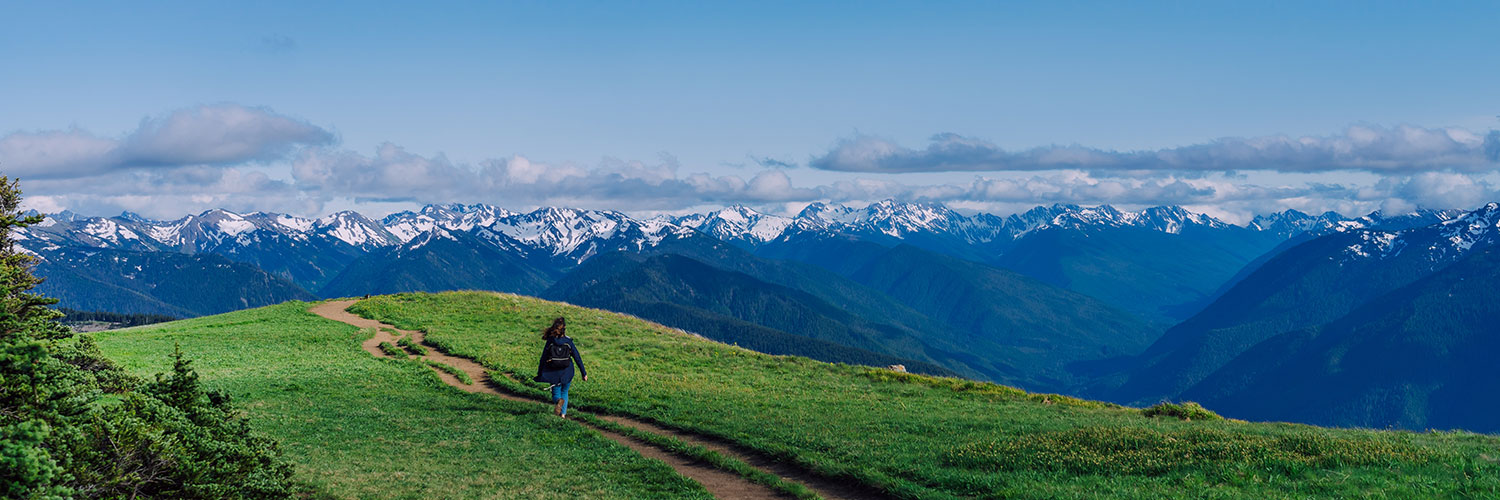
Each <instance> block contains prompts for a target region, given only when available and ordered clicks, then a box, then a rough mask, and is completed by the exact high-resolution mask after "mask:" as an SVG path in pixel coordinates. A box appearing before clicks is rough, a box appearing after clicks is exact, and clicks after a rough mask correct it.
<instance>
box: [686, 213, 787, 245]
mask: <svg viewBox="0 0 1500 500" xmlns="http://www.w3.org/2000/svg"><path fill="white" fill-rule="evenodd" d="M666 221H668V222H671V223H673V224H676V225H679V226H682V227H687V228H692V229H696V230H698V232H701V233H704V234H707V235H709V236H713V237H715V238H718V239H721V240H724V241H728V242H731V243H744V244H748V245H751V246H754V245H759V244H761V243H765V242H767V241H771V240H774V239H776V238H778V237H780V236H781V234H782V233H783V232H785V231H786V228H787V227H788V226H791V225H792V223H793V222H794V219H791V218H788V217H781V216H778V215H770V214H764V213H760V212H757V211H755V210H753V209H750V208H746V207H744V206H741V205H734V206H730V207H726V208H724V209H722V210H716V211H713V212H708V213H705V214H691V215H687V216H683V217H676V218H671V219H666Z"/></svg>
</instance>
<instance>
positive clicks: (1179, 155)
mask: <svg viewBox="0 0 1500 500" xmlns="http://www.w3.org/2000/svg"><path fill="white" fill-rule="evenodd" d="M808 165H810V166H812V167H813V168H818V169H824V170H834V171H841V172H879V173H914V172H953V171H1041V170H1069V169H1073V170H1150V171H1178V172H1203V171H1240V170H1269V171H1275V172H1328V171H1366V172H1377V173H1407V174H1410V173H1418V172H1423V171H1430V170H1438V169H1440V170H1454V171H1460V172H1489V171H1493V170H1495V168H1496V167H1497V166H1500V131H1490V132H1489V133H1488V134H1487V135H1483V136H1481V135H1479V134H1475V133H1473V132H1470V131H1468V130H1463V129H1455V128H1444V129H1429V128H1421V127H1412V126H1399V127H1394V128H1384V127H1378V126H1364V125H1359V126H1352V127H1349V128H1348V129H1347V130H1345V131H1344V133H1343V134H1341V135H1334V136H1322V137H1317V136H1306V137H1290V136H1284V135H1279V136H1265V137H1249V138H1245V137H1226V138H1221V139H1216V140H1214V141H1211V142H1208V143H1205V144H1194V145H1190V146H1183V147H1178V148H1167V149H1158V150H1147V151H1125V152H1121V151H1107V150H1101V149H1095V148H1089V147H1085V146H1079V145H1071V146H1046V147H1039V148H1032V149H1027V150H1023V151H1005V150H1003V149H1001V148H1000V147H998V146H996V145H995V144H993V143H990V142H988V141H985V140H982V139H977V138H973V137H964V136H961V135H958V134H951V133H950V134H938V135H935V136H933V137H932V139H931V142H930V143H929V144H928V145H927V147H926V148H925V149H911V148H907V147H903V146H901V145H898V144H896V143H894V142H892V141H889V140H886V139H881V138H878V137H875V136H870V135H856V136H854V137H852V138H847V139H843V140H840V141H839V142H838V143H837V144H836V145H835V146H834V147H833V149H832V150H831V151H829V152H828V153H827V154H824V155H822V156H818V157H815V158H813V159H812V160H811V161H809V162H808Z"/></svg>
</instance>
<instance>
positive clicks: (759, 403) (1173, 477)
mask: <svg viewBox="0 0 1500 500" xmlns="http://www.w3.org/2000/svg"><path fill="white" fill-rule="evenodd" d="M352 310H353V311H354V312H356V313H359V314H361V315H363V316H366V317H371V318H375V319H379V320H381V321H384V322H387V323H392V324H395V325H397V326H399V327H402V328H407V329H422V330H425V331H427V332H428V334H427V337H426V338H427V340H428V341H429V342H431V343H434V344H435V345H439V346H441V347H442V348H443V349H445V350H447V351H449V352H451V353H454V354H457V355H461V356H467V357H471V358H474V359H477V360H479V361H480V362H481V363H483V364H485V365H486V366H488V367H490V368H492V369H494V370H497V371H499V372H502V373H508V374H512V375H513V376H514V377H515V378H516V379H518V380H522V381H524V382H511V383H510V385H512V386H513V388H514V389H515V390H518V391H526V392H531V393H533V394H540V391H541V388H540V387H539V386H538V385H536V384H533V383H531V382H530V381H529V380H530V377H531V376H532V375H534V374H535V370H536V363H537V352H538V350H539V349H540V347H541V340H540V339H539V336H540V332H541V330H542V329H543V328H544V327H545V326H547V325H548V324H550V322H551V320H552V318H554V317H557V316H564V317H566V318H567V319H568V331H569V333H570V335H571V336H572V337H573V338H574V339H575V340H576V341H577V344H578V346H579V350H580V351H581V352H582V353H583V357H584V361H585V363H586V365H587V366H588V368H589V380H588V381H586V382H583V381H577V380H575V384H574V386H573V389H572V399H573V401H574V404H575V405H578V406H581V407H583V408H585V409H592V410H596V411H601V412H607V413H615V414H622V415H629V416H634V417H637V418H641V419H644V420H650V421H654V422H657V423H660V424H663V425H666V426H669V427H676V428H679V429H685V430H689V431H694V432H698V433H702V434H706V435H713V436H718V437H721V438H724V439H728V440H731V441H734V442H736V443H739V444H741V445H744V446H746V447H750V448H754V449H758V450H761V451H763V452H765V453H768V454H771V455H773V456H779V457H783V458H784V459H787V460H793V461H796V462H798V463H800V464H802V465H804V466H806V467H809V468H812V469H814V470H817V471H819V472H821V473H823V474H825V475H829V476H834V477H843V478H848V479H850V480H854V481H859V482H861V483H864V484H867V485H870V486H874V487H876V488H880V489H882V490H885V491H887V492H890V493H891V494H893V495H896V496H900V497H907V498H966V497H972V498H1038V499H1040V498H1101V497H1106V498H1142V499H1146V498H1153V499H1154V498H1255V499H1261V498H1273V499H1274V498H1287V499H1291V498H1350V497H1357V498H1496V497H1500V438H1497V437H1495V436H1487V435H1476V434H1471V433H1462V432H1430V433H1411V432H1397V431H1372V430H1344V429H1325V428H1318V427H1311V426H1305V425H1295V424H1262V423H1244V422H1235V421H1228V420H1221V419H1212V418H1190V419H1188V420H1181V419H1179V418H1174V417H1172V416H1171V415H1172V414H1180V415H1184V416H1191V415H1195V414H1197V413H1195V412H1196V411H1197V410H1192V411H1184V410H1183V409H1182V408H1177V409H1167V411H1162V412H1161V413H1163V414H1165V415H1163V416H1156V417H1150V416H1147V415H1145V414H1143V412H1142V411H1141V410H1138V409H1132V408H1122V407H1118V406H1115V405H1109V404H1102V403H1097V402H1091V401H1081V400H1077V399H1073V398H1067V397H1060V396H1055V395H1050V396H1049V395H1040V394H1028V393H1024V392H1021V391H1019V390H1015V389H1012V388H1008V387H1003V386H998V385H993V384H986V383H978V382H970V381H964V380H959V379H944V378H933V377H924V376H917V375H908V374H902V373H896V372H892V371H888V370H883V369H874V368H867V367H858V366H846V365H833V364H827V363H821V362H816V361H811V360H807V359H804V358H796V357H786V356H768V355H763V354H759V353H755V352H751V351H748V350H745V349H740V348H737V347H733V346H727V345H723V344H717V343H714V342H709V341H705V340H703V339H700V338H697V337H695V336H691V335H687V334H684V333H683V332H679V331H676V330H673V329H670V328H666V327H663V326H660V325H655V324H650V323H647V322H643V321H640V320H638V319H635V318H631V317H627V316H623V315H619V314H614V313H609V312H604V311H598V310H591V309H583V308H578V307H574V306H570V305H566V304H559V303H553V302H546V301H541V300H537V299H532V298H525V297H517V296H511V295H497V294H491V293H478V292H463V293H444V294H437V295H433V294H401V295H393V296H382V297H375V298H371V299H369V300H365V301H362V302H360V303H359V304H357V305H356V306H355V307H354V308H353V309H352ZM273 311H280V309H273ZM251 314H267V313H251ZM283 316H285V317H284V318H280V319H288V320H289V319H292V318H291V316H294V315H290V314H287V313H283ZM219 318H223V317H219ZM200 321H215V320H213V319H209V320H200ZM217 321H224V320H217ZM205 326H206V325H205ZM205 326H200V327H199V328H203V327H205ZM171 328H174V329H176V331H179V332H187V331H189V330H190V329H188V328H183V327H178V326H173V327H171ZM265 328H268V329H269V328H276V329H279V328H281V327H279V326H276V327H272V326H271V325H266V326H265ZM142 333H143V331H142V330H136V331H134V332H131V333H127V334H117V336H126V335H129V336H138V335H141V334H142ZM345 335H348V333H347V332H346V333H345ZM184 348H185V349H186V346H185V347H184ZM107 350H109V352H111V353H116V352H119V350H118V343H115V344H114V347H112V348H107ZM273 350H274V349H273ZM200 357H202V356H200ZM392 369H393V370H397V369H399V370H412V369H411V368H406V367H404V366H399V367H397V368H392ZM412 376H415V374H413V375H412ZM210 379H211V380H212V379H213V378H212V377H210ZM255 380H256V382H253V383H252V384H264V382H263V378H256V379H255ZM432 383H434V384H435V383H436V381H435V379H434V380H433V382H432ZM257 394H264V393H257ZM453 397H454V398H458V397H459V395H456V394H455V395H454V396H453ZM247 399H250V400H255V397H249V398H247ZM501 403H503V402H494V403H493V405H495V406H497V407H502V406H503V405H502V404H501ZM474 404H476V405H477V404H478V403H474ZM517 418H518V419H519V418H521V417H519V416H518V417H517ZM528 422H530V421H528ZM538 425H542V424H540V423H539V424H538ZM267 430H268V431H270V432H277V431H279V430H280V429H275V428H268V429H267ZM305 431H306V430H305V429H304V432H305ZM579 439H582V438H579ZM615 473H616V474H618V471H615Z"/></svg>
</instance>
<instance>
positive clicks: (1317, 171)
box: [0, 104, 1500, 220]
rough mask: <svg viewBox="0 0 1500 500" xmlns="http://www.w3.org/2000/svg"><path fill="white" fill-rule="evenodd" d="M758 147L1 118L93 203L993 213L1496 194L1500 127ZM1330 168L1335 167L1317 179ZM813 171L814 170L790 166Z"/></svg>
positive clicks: (1254, 208) (160, 207)
mask: <svg viewBox="0 0 1500 500" xmlns="http://www.w3.org/2000/svg"><path fill="white" fill-rule="evenodd" d="M751 158H752V159H753V160H754V164H755V166H752V167H750V168H752V169H755V170H753V171H750V172H743V171H742V170H744V168H741V169H735V170H734V171H728V172H725V171H723V169H720V170H721V171H720V172H718V173H715V172H709V171H694V170H701V169H690V168H685V167H683V166H682V165H679V164H678V162H677V160H676V159H675V158H673V157H671V156H670V155H666V154H663V155H662V156H661V157H660V158H657V159H655V160H653V161H625V160H614V159H606V160H603V161H600V162H598V163H597V164H594V165H580V164H576V163H566V162H564V163H552V162H542V161H537V160H535V159H532V158H528V157H525V156H521V155H512V156H508V157H501V158H491V159H486V160H482V161H479V162H477V164H465V163H458V162H453V161H450V160H449V159H448V158H447V157H445V156H444V155H442V154H435V155H430V156H428V155H422V154H418V153H413V152H411V151H408V150H406V149H405V148H403V147H401V146H400V145H397V144H394V143H390V142H387V143H383V144H379V145H377V146H376V147H375V148H374V149H373V150H372V151H370V150H367V151H361V150H358V149H357V148H351V147H346V146H344V145H341V144H340V143H339V140H338V137H337V134H335V133H334V132H331V131H330V130H329V129H327V128H324V127H320V126H317V125H313V124H311V123H309V122H307V121H304V120H301V119H297V118H293V117H291V116H288V115H284V114H279V113H277V112H275V111H273V110H271V109H268V108H255V107H246V106H240V105H236V104H216V105H206V106H198V107H193V108H188V109H183V110H178V111H174V112H171V113H167V114H165V115H161V116H158V117H152V118H147V119H145V120H142V121H141V123H140V125H139V126H138V127H137V128H136V129H135V130H133V131H129V132H127V133H125V134H123V135H122V136H120V137H118V138H110V137H101V136H98V135H94V134H92V133H90V132H87V131H82V130H76V129H73V130H54V131H39V132H26V131H22V132H14V133H10V134H8V135H4V136H0V173H3V174H4V175H8V176H11V177H13V178H20V179H22V181H23V183H22V188H23V189H25V190H26V193H27V196H28V203H29V204H30V206H32V207H33V208H36V209H38V210H42V211H48V212H55V211H58V210H61V209H71V210H74V211H78V212H82V213H96V214H101V215H102V214H112V213H117V212H119V211H121V210H130V211H134V212H139V213H143V214H146V215H148V216H161V217H172V216H176V215H180V214H182V213H188V212H197V211H201V210H205V209H208V208H228V209H231V210H236V211H255V210H265V211H277V212H286V213H294V214H302V215H318V214H320V213H322V212H323V211H325V209H326V208H327V206H328V205H330V204H337V203H342V204H346V205H347V204H354V205H359V204H366V203H396V204H402V203H405V204H413V205H418V204H426V203H444V202H484V203H491V204H497V205H502V206H508V207H513V208H526V207H530V206H540V205H561V206H574V207H580V208H609V209H617V210H627V211H632V210H633V211H674V210H684V209H688V208H690V207H694V206H702V205H716V204H717V205H727V204H733V203H742V204H755V205H761V206H797V205H798V204H805V203H808V202H813V201H833V202H855V203H857V202H868V201H874V200H881V199H888V198H892V199H898V200H903V201H931V202H941V203H945V204H949V205H951V206H955V207H962V208H970V209H975V210H985V211H991V212H996V213H1008V212H1010V211H1017V210H1024V209H1025V208H1029V207H1030V206H1033V205H1037V204H1050V203H1057V202H1065V203H1080V204H1098V203H1109V204H1115V205H1124V206H1131V205H1167V204H1170V205H1185V206H1190V207H1196V208H1197V209H1199V210H1201V211H1205V212H1208V213H1210V214H1213V215H1216V216H1221V217H1225V218H1228V219H1230V220H1243V219H1246V218H1248V217H1249V216H1251V215H1253V214H1256V213H1265V212H1271V211H1279V210H1282V209H1285V208H1296V209H1299V210H1304V211H1322V210H1329V209H1332V210H1339V211H1342V212H1353V213H1361V212H1364V211H1369V210H1373V209H1376V208H1385V209H1388V210H1404V209H1408V208H1411V207H1415V206H1427V207H1437V208H1447V207H1467V206H1475V205H1478V204H1481V203H1483V202H1486V201H1492V200H1495V199H1500V190H1497V186H1496V185H1495V180H1494V179H1493V176H1494V174H1495V172H1496V169H1497V167H1500V132H1496V131H1490V132H1488V133H1484V134H1481V133H1475V132H1471V131H1466V130H1462V129H1451V128H1450V129H1428V128H1420V127H1412V126H1401V127H1393V128H1382V127H1375V126H1355V127H1350V128H1349V129H1347V130H1345V131H1344V132H1343V133H1342V134H1339V135H1334V136H1325V137H1300V138H1293V137H1286V136H1273V137H1255V138H1225V139H1218V140H1215V141H1211V142H1208V143H1204V144H1197V145H1190V146H1183V147H1178V148H1169V149H1161V150H1154V151H1132V152H1115V151H1106V150H1100V149H1094V148H1088V147H1083V146H1049V147H1041V148H1033V149H1029V150H1024V151H1016V152H1010V151H1005V150H1002V149H1001V148H999V147H997V146H996V145H994V144H993V143H990V142H987V141H984V140H980V139H976V138H971V137H963V136H958V135H955V134H940V135H937V136H934V137H933V138H932V140H931V143H930V144H929V145H928V146H927V147H926V148H924V149H911V148H906V147H903V146H900V145H898V144H896V143H895V142H893V141H890V140H886V139H881V138H877V137H875V136H869V135H856V136H854V137H852V138H847V139H843V140H840V141H838V142H836V143H835V144H834V145H833V147H832V148H831V149H830V150H829V151H828V152H827V153H824V154H822V155H818V156H814V157H812V158H811V159H810V160H809V161H808V162H807V165H808V166H809V167H811V168H810V169H802V168H794V165H793V164H792V162H788V161H783V160H774V159H771V158H770V157H754V156H751ZM1250 171H1262V172H1266V175H1258V176H1257V181H1256V182H1251V181H1249V180H1248V179H1247V178H1245V177H1243V176H1241V175H1239V174H1237V172H1250ZM953 172H961V174H957V175H958V176H959V177H955V174H953ZM937 173H947V174H946V175H934V174H937ZM1330 173H1335V174H1338V175H1335V174H1330ZM1340 173H1347V174H1348V175H1342V174H1340ZM811 174H817V175H811ZM970 174H972V177H971V178H969V179H968V180H962V179H961V177H962V176H964V175H970ZM1330 175H1335V176H1336V177H1337V178H1338V179H1341V180H1339V181H1338V182H1328V181H1327V180H1326V178H1327V177H1329V176H1330ZM809 177H812V178H816V179H818V180H817V181H815V182H808V181H806V180H804V181H803V182H798V181H797V178H803V179H807V178H809ZM1310 177H1316V178H1317V179H1320V180H1312V179H1311V178H1310ZM955 179H958V180H955ZM1345 179H1347V180H1345ZM345 208H347V207H345Z"/></svg>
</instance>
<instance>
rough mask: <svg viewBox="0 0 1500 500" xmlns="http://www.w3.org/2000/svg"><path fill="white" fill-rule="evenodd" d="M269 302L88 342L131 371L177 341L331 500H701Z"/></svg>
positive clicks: (681, 485) (692, 486)
mask: <svg viewBox="0 0 1500 500" xmlns="http://www.w3.org/2000/svg"><path fill="white" fill-rule="evenodd" d="M308 306H310V304H308V303H305V302H290V303H285V304H281V305H277V306H271V307H265V308H260V309H253V310H247V311H239V312H233V313H228V314H221V315H218V316H210V317H204V318H197V319H190V320H184V321H176V322H172V323H163V324H157V325H150V326H143V327H137V328H133V329H128V330H115V331H107V332H100V333H96V334H94V335H95V337H96V338H97V340H98V342H99V345H100V347H101V348H102V349H103V351H104V352H105V353H106V354H107V355H108V356H109V357H110V358H111V359H113V360H115V361H116V362H117V363H119V364H120V365H121V366H122V367H124V368H126V369H127V370H129V371H130V372H132V373H135V374H138V375H142V376H150V375H151V374H154V373H157V372H163V371H168V370H169V369H170V366H171V358H170V357H169V355H170V354H171V352H172V348H173V346H174V345H181V346H182V351H183V353H184V354H186V356H187V357H188V358H190V359H192V360H193V367H194V368H195V369H197V371H198V373H199V375H200V377H201V379H202V380H203V382H204V384H205V385H206V386H208V387H211V388H215V389H219V390H222V391H225V392H227V393H228V394H230V395H231V396H232V397H234V399H235V403H236V404H237V405H238V406H239V407H240V408H242V409H244V411H245V412H246V413H247V414H248V415H249V417H250V419H251V423H252V425H253V426H254V428H255V429H256V430H257V431H258V432H262V433H264V434H267V435H270V436H272V437H274V438H276V439H277V440H278V441H280V443H281V449H282V451H283V452H284V453H285V454H286V456H287V457H288V458H289V460H290V461H291V462H293V463H294V464H295V465H296V471H297V476H298V477H297V478H298V479H299V480H301V481H304V482H307V483H309V484H312V485H314V486H316V487H317V488H319V489H320V490H322V491H323V492H326V494H327V496H329V497H334V498H517V499H520V498H526V499H533V498H543V499H545V498H556V499H563V498H618V499H628V498H699V499H702V498H712V497H711V496H710V495H709V494H708V492H707V491H705V490H703V489H702V487H701V486H699V485H698V484H696V483H694V482H692V481H690V480H688V479H685V478H683V477H682V476H679V475H678V474H677V473H676V472H674V471H672V470H671V468H669V467H668V466H667V465H666V464H663V463H661V462H658V461H654V460H647V459H645V458H642V457H641V456H640V455H638V454H636V453H635V452H634V451H631V450H630V449H628V448H626V447H624V446H621V445H619V444H617V443H615V442H613V441H610V440H608V439H606V438H604V437H602V436H600V435H598V434H596V433H594V432H593V431H590V430H587V429H585V428H583V427H581V426H579V425H576V424H574V423H571V422H563V421H560V420H559V419H557V417H555V416H552V415H551V414H550V413H548V410H547V408H545V407H544V406H543V405H530V404H522V403H515V402H510V401H505V400H502V399H500V398H495V397H491V396H486V395H482V394H468V393H464V392H461V391H457V390H454V389H453V388H450V387H447V386H444V385H443V384H442V382H441V381H440V380H439V379H438V378H437V376H436V375H435V374H434V373H433V372H432V370H431V369H430V368H428V367H426V366H423V365H421V364H419V363H418V362H417V361H415V360H413V361H393V360H383V359H377V358H374V357H372V356H370V355H369V353H366V352H365V351H363V350H361V349H360V342H361V341H363V340H365V339H368V338H369V337H370V335H371V333H370V332H361V331H359V329H357V328H355V327H352V326H349V325H345V324H343V323H338V322H334V321H330V320H326V319H323V318H320V317H317V316H314V315H312V314H310V313H308V312H307V308H308Z"/></svg>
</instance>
